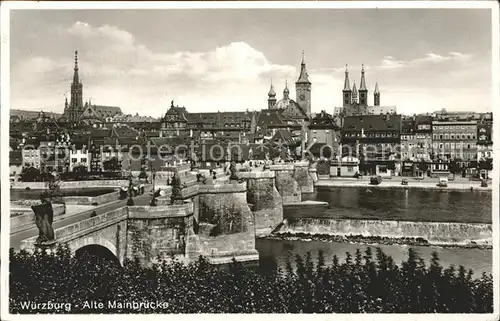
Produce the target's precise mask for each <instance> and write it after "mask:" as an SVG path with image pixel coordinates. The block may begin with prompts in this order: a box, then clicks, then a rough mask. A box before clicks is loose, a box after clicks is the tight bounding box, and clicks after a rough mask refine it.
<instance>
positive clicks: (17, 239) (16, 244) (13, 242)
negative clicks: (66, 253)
mask: <svg viewBox="0 0 500 321" xmlns="http://www.w3.org/2000/svg"><path fill="white" fill-rule="evenodd" d="M150 201H151V196H150V195H148V194H144V195H139V196H136V197H134V205H148V204H149V202H150ZM125 205H127V200H119V201H115V202H111V203H108V204H105V205H102V206H99V207H96V208H95V209H91V210H88V211H84V212H81V213H78V214H75V215H71V216H70V217H68V218H64V219H61V220H60V221H57V222H54V224H52V226H53V227H54V230H55V229H58V228H60V227H63V226H67V225H70V224H73V223H76V222H80V221H83V220H85V219H88V218H90V214H92V212H93V211H96V213H97V215H99V214H103V213H106V212H109V211H112V210H114V209H117V208H120V207H123V206H125ZM36 235H38V228H37V227H36V226H35V225H33V228H31V229H28V230H23V231H20V232H17V233H13V234H10V245H9V247H13V248H14V250H16V251H19V250H20V247H21V241H22V240H25V239H27V238H30V237H32V236H36Z"/></svg>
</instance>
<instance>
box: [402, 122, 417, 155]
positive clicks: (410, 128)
mask: <svg viewBox="0 0 500 321" xmlns="http://www.w3.org/2000/svg"><path fill="white" fill-rule="evenodd" d="M416 146H417V137H416V122H415V119H414V118H413V117H405V118H403V119H402V121H401V160H402V161H412V162H414V161H416V160H417V153H416Z"/></svg>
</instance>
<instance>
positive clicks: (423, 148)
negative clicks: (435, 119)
mask: <svg viewBox="0 0 500 321" xmlns="http://www.w3.org/2000/svg"><path fill="white" fill-rule="evenodd" d="M415 139H416V147H415V154H416V158H417V159H418V160H419V161H422V160H424V161H426V162H429V161H431V153H432V116H429V115H417V116H415Z"/></svg>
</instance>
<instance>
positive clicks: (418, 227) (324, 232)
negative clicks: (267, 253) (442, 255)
mask: <svg viewBox="0 0 500 321" xmlns="http://www.w3.org/2000/svg"><path fill="white" fill-rule="evenodd" d="M273 235H278V236H280V237H298V238H301V239H303V238H309V239H310V238H315V239H325V240H328V239H331V240H334V241H336V242H341V241H348V242H349V241H353V242H359V243H379V244H380V242H382V244H387V245H391V244H406V245H435V246H457V247H481V248H488V247H491V246H492V225H491V224H472V223H448V222H409V221H393V220H359V219H325V218H289V219H285V220H284V221H283V223H282V224H281V225H280V226H279V227H278V228H277V229H276V230H275V231H274V232H273Z"/></svg>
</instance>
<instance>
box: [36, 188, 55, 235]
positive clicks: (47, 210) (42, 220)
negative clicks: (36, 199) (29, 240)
mask: <svg viewBox="0 0 500 321" xmlns="http://www.w3.org/2000/svg"><path fill="white" fill-rule="evenodd" d="M41 201H42V204H39V205H33V206H31V209H32V210H33V212H34V213H35V224H36V227H38V238H37V239H36V244H38V245H43V244H51V243H54V242H55V239H54V229H53V228H52V222H53V220H54V211H53V209H52V203H51V202H50V201H48V200H47V199H46V198H45V197H44V196H42V197H41Z"/></svg>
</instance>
